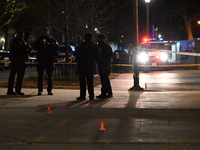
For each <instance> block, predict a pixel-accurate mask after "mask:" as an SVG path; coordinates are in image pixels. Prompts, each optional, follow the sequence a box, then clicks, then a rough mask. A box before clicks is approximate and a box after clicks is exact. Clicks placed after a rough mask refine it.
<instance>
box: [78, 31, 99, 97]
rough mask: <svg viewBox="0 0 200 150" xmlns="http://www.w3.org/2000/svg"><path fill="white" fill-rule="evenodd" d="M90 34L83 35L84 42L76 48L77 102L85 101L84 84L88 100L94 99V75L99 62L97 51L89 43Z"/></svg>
mask: <svg viewBox="0 0 200 150" xmlns="http://www.w3.org/2000/svg"><path fill="white" fill-rule="evenodd" d="M91 39H92V34H90V33H87V34H85V41H84V42H83V43H81V44H80V45H78V46H77V48H76V50H75V58H76V61H77V74H78V76H79V84H80V96H79V97H77V98H76V99H77V100H86V97H85V96H86V83H87V87H88V93H89V99H90V100H93V99H94V83H93V82H94V81H93V79H94V74H95V72H96V62H97V61H98V60H99V54H100V53H99V49H98V47H97V46H96V45H95V44H94V43H93V42H92V41H91Z"/></svg>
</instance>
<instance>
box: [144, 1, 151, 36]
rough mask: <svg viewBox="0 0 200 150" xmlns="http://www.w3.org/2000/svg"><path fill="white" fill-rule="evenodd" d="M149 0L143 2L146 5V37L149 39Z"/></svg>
mask: <svg viewBox="0 0 200 150" xmlns="http://www.w3.org/2000/svg"><path fill="white" fill-rule="evenodd" d="M150 1H151V0H145V2H146V3H147V27H146V28H147V37H148V38H149V3H150Z"/></svg>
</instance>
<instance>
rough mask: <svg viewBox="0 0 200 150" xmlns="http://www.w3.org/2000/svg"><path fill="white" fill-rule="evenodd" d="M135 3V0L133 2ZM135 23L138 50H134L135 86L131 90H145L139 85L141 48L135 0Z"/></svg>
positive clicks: (136, 0)
mask: <svg viewBox="0 0 200 150" xmlns="http://www.w3.org/2000/svg"><path fill="white" fill-rule="evenodd" d="M133 1H134V0H133ZM133 6H134V4H133ZM133 18H135V22H136V48H135V49H133V58H134V59H133V65H134V74H133V79H134V86H133V87H131V88H130V90H143V88H141V87H140V85H139V66H138V61H137V53H138V47H139V27H138V0H135V17H133Z"/></svg>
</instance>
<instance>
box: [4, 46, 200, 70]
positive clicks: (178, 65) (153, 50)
mask: <svg viewBox="0 0 200 150" xmlns="http://www.w3.org/2000/svg"><path fill="white" fill-rule="evenodd" d="M139 51H151V52H165V53H173V54H178V55H190V56H200V53H192V52H176V51H170V50H155V49H142V48H140V49H139V50H138V52H139ZM0 63H11V62H10V61H5V62H0ZM26 64H37V62H26ZM54 64H70V65H73V64H74V65H75V64H77V63H76V62H71V63H66V62H62V63H60V62H56V63H54ZM113 66H119V67H133V66H134V65H133V64H113ZM139 66H141V67H152V68H153V67H158V68H159V67H185V66H200V64H170V65H139Z"/></svg>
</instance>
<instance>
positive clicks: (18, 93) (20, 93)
mask: <svg viewBox="0 0 200 150" xmlns="http://www.w3.org/2000/svg"><path fill="white" fill-rule="evenodd" d="M16 94H17V95H25V94H24V93H22V92H17V93H16Z"/></svg>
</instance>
